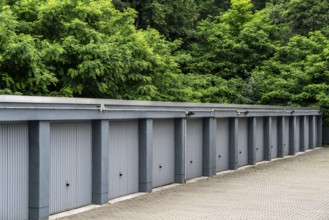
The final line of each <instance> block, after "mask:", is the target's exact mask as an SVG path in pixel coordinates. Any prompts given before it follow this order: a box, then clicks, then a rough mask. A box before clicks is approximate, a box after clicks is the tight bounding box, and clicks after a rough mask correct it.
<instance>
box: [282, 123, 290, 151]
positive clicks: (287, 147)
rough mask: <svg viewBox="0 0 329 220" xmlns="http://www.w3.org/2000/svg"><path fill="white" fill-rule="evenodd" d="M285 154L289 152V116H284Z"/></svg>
mask: <svg viewBox="0 0 329 220" xmlns="http://www.w3.org/2000/svg"><path fill="white" fill-rule="evenodd" d="M283 140H284V141H283V155H284V156H287V155H288V154H289V117H284V132H283Z"/></svg>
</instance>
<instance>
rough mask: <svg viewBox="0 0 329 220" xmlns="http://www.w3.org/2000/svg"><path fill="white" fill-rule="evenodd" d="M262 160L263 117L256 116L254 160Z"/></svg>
mask: <svg viewBox="0 0 329 220" xmlns="http://www.w3.org/2000/svg"><path fill="white" fill-rule="evenodd" d="M263 160H264V118H256V162H259V161H263Z"/></svg>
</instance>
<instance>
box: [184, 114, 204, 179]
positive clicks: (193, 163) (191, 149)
mask: <svg viewBox="0 0 329 220" xmlns="http://www.w3.org/2000/svg"><path fill="white" fill-rule="evenodd" d="M185 167H186V179H191V178H195V177H199V176H202V120H201V119H190V120H187V122H186V157H185Z"/></svg>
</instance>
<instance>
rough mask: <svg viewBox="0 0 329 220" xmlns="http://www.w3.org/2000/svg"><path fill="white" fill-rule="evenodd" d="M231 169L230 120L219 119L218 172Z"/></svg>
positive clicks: (217, 140)
mask: <svg viewBox="0 0 329 220" xmlns="http://www.w3.org/2000/svg"><path fill="white" fill-rule="evenodd" d="M228 168H229V119H227V118H225V119H217V134H216V172H220V171H223V170H228Z"/></svg>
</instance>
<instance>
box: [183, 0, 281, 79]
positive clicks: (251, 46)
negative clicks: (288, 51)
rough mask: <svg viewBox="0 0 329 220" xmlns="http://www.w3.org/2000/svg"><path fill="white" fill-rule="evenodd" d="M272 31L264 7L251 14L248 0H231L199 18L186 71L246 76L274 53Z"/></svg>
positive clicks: (274, 40)
mask: <svg viewBox="0 0 329 220" xmlns="http://www.w3.org/2000/svg"><path fill="white" fill-rule="evenodd" d="M275 31H276V30H275V27H273V26H272V25H271V24H270V20H269V18H268V17H267V16H266V13H265V12H264V11H260V12H257V13H255V14H254V13H253V11H252V4H251V2H250V1H249V0H233V1H232V5H231V8H230V9H229V10H228V11H227V12H225V13H223V14H222V15H221V16H218V17H216V18H215V19H211V18H209V19H207V20H204V21H202V22H200V24H199V26H198V32H197V36H198V38H197V42H196V43H195V44H193V45H192V47H191V50H190V54H191V57H193V59H192V61H191V62H189V63H188V64H186V66H187V70H185V71H186V72H193V73H201V74H218V75H220V76H221V77H223V78H224V79H231V78H236V77H238V78H242V79H246V78H248V77H249V76H250V73H251V72H252V70H253V69H254V68H255V67H256V66H258V65H259V64H261V63H262V61H263V60H266V59H268V58H269V57H271V56H272V54H273V53H274V51H275V43H276V39H275V38H276V36H275V34H274V33H275Z"/></svg>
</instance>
